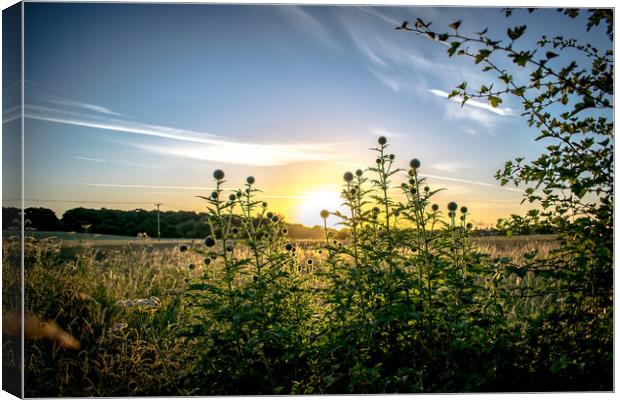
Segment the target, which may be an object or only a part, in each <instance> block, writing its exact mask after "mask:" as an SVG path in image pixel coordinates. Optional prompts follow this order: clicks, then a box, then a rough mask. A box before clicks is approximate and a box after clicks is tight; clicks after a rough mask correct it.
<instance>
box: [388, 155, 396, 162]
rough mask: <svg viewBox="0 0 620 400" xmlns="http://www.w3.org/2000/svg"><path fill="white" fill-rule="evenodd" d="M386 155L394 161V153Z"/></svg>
mask: <svg viewBox="0 0 620 400" xmlns="http://www.w3.org/2000/svg"><path fill="white" fill-rule="evenodd" d="M388 157H390V160H392V161H394V159H395V158H396V156H395V155H394V154H390V155H389V156H388Z"/></svg>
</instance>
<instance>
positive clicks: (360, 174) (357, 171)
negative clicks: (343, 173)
mask: <svg viewBox="0 0 620 400" xmlns="http://www.w3.org/2000/svg"><path fill="white" fill-rule="evenodd" d="M363 173H364V171H362V170H361V169H358V170H356V171H355V175H357V176H362V174H363Z"/></svg>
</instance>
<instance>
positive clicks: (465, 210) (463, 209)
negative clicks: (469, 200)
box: [461, 206, 467, 214]
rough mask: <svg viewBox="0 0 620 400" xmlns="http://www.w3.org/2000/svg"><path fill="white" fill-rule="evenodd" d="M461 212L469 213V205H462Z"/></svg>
mask: <svg viewBox="0 0 620 400" xmlns="http://www.w3.org/2000/svg"><path fill="white" fill-rule="evenodd" d="M461 212H462V213H463V214H467V207H465V206H463V207H461Z"/></svg>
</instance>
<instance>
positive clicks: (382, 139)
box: [377, 136, 387, 146]
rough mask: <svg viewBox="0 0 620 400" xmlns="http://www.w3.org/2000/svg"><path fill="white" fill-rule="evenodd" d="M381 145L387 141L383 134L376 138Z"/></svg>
mask: <svg viewBox="0 0 620 400" xmlns="http://www.w3.org/2000/svg"><path fill="white" fill-rule="evenodd" d="M377 141H378V142H379V144H380V145H381V146H383V145H384V144H386V143H387V139H386V138H385V136H379V140H377Z"/></svg>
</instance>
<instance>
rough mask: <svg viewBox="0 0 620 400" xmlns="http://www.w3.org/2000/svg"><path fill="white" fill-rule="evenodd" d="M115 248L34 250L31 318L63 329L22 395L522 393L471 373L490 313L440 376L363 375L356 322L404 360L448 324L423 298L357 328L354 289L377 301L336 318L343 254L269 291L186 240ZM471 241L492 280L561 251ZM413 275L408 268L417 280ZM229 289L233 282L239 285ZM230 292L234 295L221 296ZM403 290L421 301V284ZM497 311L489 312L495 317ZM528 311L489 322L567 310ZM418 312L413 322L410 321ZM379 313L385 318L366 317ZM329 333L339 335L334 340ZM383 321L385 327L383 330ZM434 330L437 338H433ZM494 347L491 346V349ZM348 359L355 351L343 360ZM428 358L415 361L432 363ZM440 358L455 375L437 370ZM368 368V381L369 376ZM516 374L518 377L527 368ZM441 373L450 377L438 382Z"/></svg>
mask: <svg viewBox="0 0 620 400" xmlns="http://www.w3.org/2000/svg"><path fill="white" fill-rule="evenodd" d="M84 239H91V240H84ZM113 242H114V246H110V243H109V241H108V240H102V239H100V238H95V237H87V238H81V240H79V246H76V245H75V243H72V241H71V240H65V239H59V238H58V237H47V238H43V239H35V238H32V237H31V238H27V239H26V248H25V254H26V264H27V269H26V290H25V295H26V297H25V299H26V310H27V314H28V315H31V316H35V318H41V320H47V321H54V324H57V325H54V326H55V327H57V328H58V331H59V332H62V333H61V334H60V333H58V332H55V333H54V334H52V335H47V334H46V333H45V332H44V333H42V334H41V335H39V336H36V335H34V337H35V339H30V340H27V342H26V365H25V366H26V379H27V382H29V384H28V385H27V392H26V395H27V396H33V397H47V396H58V395H62V396H122V395H166V394H170V395H197V394H203V395H204V394H227V393H228V394H230V393H280V394H282V393H342V392H357V393H364V392H420V391H447V392H453V391H485V390H499V389H513V390H519V388H518V387H516V386H511V383H509V382H510V381H511V380H513V379H514V378H515V376H514V375H512V378H511V379H508V380H503V379H501V378H500V379H498V377H497V374H498V371H497V370H496V369H497V366H493V367H489V366H488V365H481V366H480V367H475V363H476V362H475V360H476V359H481V358H482V359H485V358H488V357H491V359H492V360H495V361H494V362H495V363H497V362H498V360H497V359H496V358H493V357H494V356H492V352H493V351H495V349H496V347H497V346H501V341H500V340H501V339H500V337H497V336H495V335H500V331H499V330H497V329H493V330H492V331H491V332H493V336H488V334H487V333H486V331H487V329H488V327H487V328H485V329H484V330H481V327H480V326H479V323H480V322H483V323H484V324H485V325H483V326H486V325H487V324H489V322H488V321H487V322H484V321H485V320H486V318H483V319H481V320H480V321H475V322H474V321H472V318H473V317H475V316H476V317H477V318H480V317H481V314H480V313H481V312H482V311H483V309H482V308H479V307H477V306H476V307H475V309H476V312H475V313H474V314H471V313H469V312H468V313H467V315H468V317H467V318H464V319H463V320H461V322H460V324H465V325H462V327H459V328H458V334H459V335H465V336H464V337H463V339H456V338H454V337H452V338H450V340H459V342H460V343H462V344H461V345H460V346H466V347H465V348H462V347H461V348H459V347H454V345H451V347H452V348H451V349H449V350H448V349H445V350H443V351H446V352H448V351H449V353H446V354H443V355H442V356H441V357H437V355H435V356H434V358H435V359H434V360H433V364H434V366H431V365H427V366H425V367H422V366H421V365H420V364H419V363H420V361H418V360H410V361H408V362H403V360H402V359H398V358H397V359H392V360H390V361H389V363H392V365H390V364H389V363H388V362H387V361H384V362H380V361H379V362H376V361H372V364H371V365H368V364H367V363H369V360H370V359H371V357H372V358H375V357H378V356H377V355H372V354H368V355H367V356H366V357H368V358H366V359H364V360H359V359H357V360H356V359H355V358H356V357H358V356H356V355H355V354H351V353H348V352H349V351H350V348H351V347H357V346H360V344H359V343H351V339H352V338H353V337H354V336H350V335H351V334H352V331H351V329H353V327H350V328H351V329H349V327H346V326H344V325H341V324H347V322H345V321H346V320H349V322H348V323H350V324H352V325H353V324H355V325H357V326H356V328H355V329H359V328H360V324H362V325H361V326H363V327H364V329H365V330H366V329H368V328H369V327H372V328H373V329H376V330H377V332H380V331H381V330H383V329H387V332H388V333H387V334H388V336H385V337H384V336H382V334H380V335H379V336H376V337H372V336H371V337H366V338H365V339H364V340H376V341H377V342H378V343H382V344H381V345H380V347H379V348H384V346H385V348H386V353H388V354H387V355H388V356H389V357H396V354H394V353H392V354H390V352H392V351H393V350H391V349H389V347H388V346H396V347H398V348H399V351H398V352H399V353H400V352H401V351H404V349H407V347H409V346H410V345H413V344H416V343H421V344H422V345H423V346H431V345H432V346H433V347H432V348H436V347H435V346H438V343H436V342H435V343H433V342H434V340H435V339H432V338H431V336H435V335H438V334H439V337H440V338H441V337H444V336H445V334H446V332H442V330H443V329H445V328H446V326H444V327H443V328H442V327H441V322H440V321H439V320H438V319H437V318H438V316H437V315H435V316H431V315H429V310H424V307H423V306H422V305H421V304H420V303H419V301H417V300H411V303H410V305H409V306H410V307H412V309H411V310H405V309H402V308H401V307H403V304H402V303H400V302H395V303H394V304H392V305H390V307H393V308H394V309H395V310H396V311H397V312H398V313H399V314H401V315H400V316H399V317H398V318H396V317H395V316H392V317H387V316H386V315H385V312H386V311H389V310H388V309H385V300H383V301H381V302H379V301H377V300H375V301H376V303H374V304H372V303H370V302H369V303H368V304H367V305H368V306H369V308H368V309H365V310H362V309H360V310H359V312H363V313H365V316H364V317H363V318H364V319H365V321H366V322H363V323H362V321H359V320H358V321H356V319H357V318H358V317H357V316H356V317H354V316H351V315H349V316H346V315H345V313H349V312H351V311H353V310H358V307H359V306H357V305H356V304H355V303H356V302H357V301H359V300H361V298H359V299H358V298H356V296H355V293H356V290H368V287H364V286H360V287H358V288H354V291H353V292H352V293H348V294H347V293H343V294H342V296H346V299H342V300H339V301H343V304H342V306H344V307H346V310H345V309H340V310H339V308H338V303H337V302H336V303H334V300H335V299H334V298H331V296H332V295H334V294H336V293H339V292H340V290H339V286H340V285H345V286H344V290H346V289H347V283H346V282H343V281H342V280H339V277H338V276H335V273H334V271H333V257H334V255H335V252H334V249H333V248H331V247H330V246H327V245H326V244H325V243H311V242H305V243H300V244H299V246H296V248H295V250H296V251H295V252H294V253H293V254H292V257H291V258H286V259H282V260H281V261H282V262H283V263H282V264H281V266H282V267H284V268H281V269H280V268H278V269H277V270H276V268H275V266H274V265H272V266H271V271H268V270H269V269H267V268H266V269H265V270H263V272H262V273H263V276H269V280H268V283H267V284H269V285H272V286H274V287H273V288H267V287H265V283H263V282H262V281H261V280H260V279H262V278H257V275H256V272H257V271H254V274H252V273H251V270H250V269H249V268H247V269H245V271H244V270H243V269H242V268H239V269H238V272H239V273H238V274H237V275H236V276H235V278H234V279H232V280H229V277H227V275H229V274H230V268H228V269H227V268H226V264H225V262H222V261H223V260H218V259H217V257H210V256H209V257H207V259H209V260H210V261H205V248H206V246H205V245H204V244H202V243H198V242H194V243H193V244H192V243H188V242H184V243H188V244H189V246H188V248H185V247H183V245H182V244H181V243H180V242H178V241H177V243H176V244H172V243H169V244H170V245H171V246H163V247H162V246H157V243H156V241H153V240H143V241H142V242H140V243H138V244H136V243H135V242H134V241H133V240H131V241H129V242H128V241H127V240H125V239H123V240H121V239H119V238H113ZM472 243H473V245H474V246H475V247H474V248H472V250H471V251H472V252H475V253H476V254H481V253H485V254H487V256H484V257H485V259H487V260H495V261H492V262H493V263H494V264H493V265H494V266H495V267H494V268H495V270H494V271H490V272H488V273H485V275H497V274H499V273H502V271H504V272H505V271H506V268H508V267H510V266H512V265H514V266H515V267H517V268H518V267H520V266H521V267H522V266H523V263H522V262H521V261H519V262H515V263H514V264H513V263H512V261H508V260H502V261H500V260H499V258H500V257H506V256H509V257H511V258H512V259H514V260H524V255H527V254H528V253H531V252H532V251H535V250H536V251H538V253H539V256H541V257H547V256H549V255H550V254H551V251H552V249H554V248H556V247H557V241H556V238H555V237H553V236H531V237H528V236H525V237H513V238H505V237H504V238H500V237H485V238H474V239H473V240H472ZM16 244H17V242H16V241H15V240H12V239H10V238H7V239H5V241H4V253H5V260H7V257H6V255H8V254H11V246H15V245H16ZM284 244H285V243H284V242H281V243H278V244H277V245H278V246H280V245H281V246H284ZM293 245H294V244H293ZM219 246H220V244H217V245H216V246H215V249H217V248H219ZM339 247H340V246H339ZM216 251H217V250H216ZM479 251H480V253H478V252H479ZM232 257H234V258H237V259H246V260H249V259H252V257H253V255H252V251H251V249H250V248H249V247H247V246H243V247H239V248H237V249H235V250H234V252H233V254H232ZM229 265H230V264H229ZM4 269H5V270H4V272H5V276H7V275H10V271H11V266H10V264H9V263H6V262H5V263H4ZM381 269H382V268H381ZM244 272H245V273H244ZM276 272H277V273H276ZM376 272H379V275H375V279H380V277H381V276H382V275H383V274H382V273H381V272H380V271H375V273H376ZM408 272H411V274H410V275H409V274H408ZM418 272H419V271H417V270H412V271H401V273H405V274H407V277H408V279H410V280H412V278H413V277H414V276H417V275H418ZM348 273H351V271H349V272H348ZM520 275H521V274H520ZM530 275H531V274H529V273H525V274H524V275H522V276H517V275H506V276H505V277H504V278H502V279H503V283H502V284H503V285H505V286H513V287H514V286H519V285H525V286H527V285H532V282H529V283H527V280H528V279H538V278H534V277H533V276H530ZM349 278H350V279H351V281H350V283H354V282H355V279H356V278H355V277H349ZM443 279H448V277H447V276H444V278H443ZM496 279H498V278H496ZM476 280H478V278H476V279H474V280H471V281H469V282H470V283H474V281H476ZM435 281H436V283H437V284H438V286H442V285H443V286H444V288H442V287H438V288H437V289H434V291H433V294H434V296H436V298H437V300H434V302H433V304H434V305H433V307H437V308H438V309H439V310H442V309H443V311H441V312H442V313H445V312H449V309H446V308H444V307H445V305H443V301H444V299H445V296H446V295H447V294H446V293H445V288H447V286H448V285H449V283H448V282H445V281H444V283H442V278H440V277H436V278H435ZM225 282H229V283H231V287H229V286H226V285H225V284H224V283H225ZM260 283H262V285H259V284H260ZM425 283H426V282H425ZM400 284H403V281H400ZM478 284H480V283H477V284H476V285H478ZM334 285H336V286H334ZM375 285H377V284H375ZM380 285H381V287H378V286H379V285H377V287H375V289H374V290H377V291H381V290H382V289H383V290H385V289H386V288H387V287H389V286H386V285H387V282H382V283H381V284H380ZM486 287H487V288H489V289H491V286H488V285H487V286H486ZM492 287H496V285H493V286H492ZM229 288H232V290H231V292H228V293H226V290H227V289H229ZM344 290H343V291H344ZM399 290H402V288H401V289H399ZM407 292H408V293H409V294H415V293H420V292H419V289H417V288H416V287H415V285H413V286H412V287H410V288H409V289H407ZM338 295H340V294H338ZM421 297H423V298H424V297H425V295H424V294H422V296H421ZM460 298H461V300H464V299H465V297H464V296H463V297H460ZM476 298H477V300H474V297H472V298H471V299H470V300H469V302H470V304H469V305H468V308H469V307H471V306H472V303H473V304H475V303H476V302H480V301H481V300H482V299H481V298H478V297H477V296H476ZM401 300H402V299H401ZM495 300H496V301H495V302H494V307H498V306H499V304H498V303H497V298H495ZM525 300H526V301H519V302H503V304H504V307H510V308H509V309H506V310H504V311H503V312H502V313H500V314H497V313H496V312H493V314H494V315H495V318H500V317H501V318H506V319H508V320H511V321H512V322H511V326H512V327H513V329H514V328H516V327H517V326H518V325H515V322H516V321H517V320H518V319H521V318H523V316H524V315H526V314H531V313H532V312H535V310H538V309H540V305H541V303H542V304H544V303H545V302H555V301H559V298H558V297H557V296H556V295H554V294H548V295H546V296H542V297H541V298H531V299H525ZM457 301H458V300H457ZM242 304H243V305H242ZM380 305H383V306H380ZM485 307H488V305H485ZM265 308H267V309H265ZM269 309H270V310H269ZM459 309H460V310H461V311H462V310H463V308H462V307H459ZM328 310H329V311H328ZM412 311H413V312H415V314H414V315H410V312H412ZM506 312H507V313H508V314H505V313H506ZM371 313H376V315H375V316H374V317H370V316H369V314H371ZM418 313H420V314H418ZM338 314H340V315H338ZM244 317H245V319H243V318H244ZM259 317H260V318H259ZM386 317H387V319H386ZM405 317H407V318H408V319H409V320H410V322H409V323H410V324H411V323H413V324H415V325H414V326H415V327H416V328H415V329H414V330H413V331H412V330H410V329H407V328H406V327H404V326H401V325H400V324H402V322H404V318H405ZM235 318H239V319H240V320H237V321H236V320H235ZM262 318H264V319H262ZM450 318H453V317H450ZM399 319H400V320H399ZM227 320H228V321H229V323H228V324H227V323H226V321H227ZM416 320H417V321H418V322H417V323H416V322H415V321H416ZM263 321H264V322H263ZM368 323H370V324H371V325H368ZM451 323H454V321H452V322H451ZM50 324H51V322H50ZM330 324H336V325H337V326H339V327H336V329H334V330H332V329H329V325H330ZM382 324H387V326H385V327H381V325H382ZM428 324H436V325H437V326H436V327H435V328H434V327H432V326H429V325H428ZM396 329H400V330H401V333H399V336H398V337H394V338H390V336H389V335H390V333H389V332H390V330H396ZM463 329H464V330H463ZM420 330H421V331H422V332H424V333H421V332H420ZM438 330H439V331H438ZM65 331H66V333H67V334H68V335H70V336H68V337H71V338H74V339H75V340H77V341H78V342H79V345H75V343H72V342H68V341H67V339H66V338H67V336H62V335H64V334H65ZM429 331H430V332H434V333H433V334H432V335H431V336H426V335H428V332H429ZM405 334H407V335H413V336H404V335H405ZM453 334H454V333H453ZM506 334H507V332H503V333H502V335H506ZM515 334H516V332H515V333H514V334H512V335H510V336H512V340H516V338H515V337H514V335H515ZM46 335H47V336H46ZM451 336H452V335H451ZM517 336H518V335H517ZM36 337H38V339H37V338H36ZM46 338H47V339H48V340H41V339H46ZM63 338H64V339H63ZM461 340H465V342H461ZM489 340H491V341H493V342H494V344H493V345H492V346H489V343H488V341H489ZM503 340H506V337H504V338H503ZM444 345H445V343H444ZM361 346H362V347H361V348H359V347H358V348H359V349H361V350H362V351H364V352H372V351H375V349H373V348H368V347H367V345H361ZM377 346H379V345H377ZM481 346H489V350H488V351H491V353H488V354H485V353H484V352H485V349H484V347H481ZM347 347H349V349H347ZM416 347H417V345H416ZM343 348H344V349H347V350H346V351H345V353H342V351H343ZM432 348H429V349H427V350H425V349H424V347H423V348H421V349H420V348H418V349H417V350H415V351H417V352H422V353H425V352H427V351H432V352H434V353H435V352H436V351H435V350H432ZM508 350H510V351H512V354H511V356H510V357H511V358H509V359H508V360H510V361H511V363H517V362H518V361H519V355H518V353H517V352H516V351H517V349H516V348H511V347H508V348H504V349H503V351H508ZM407 351H408V352H411V351H412V349H407ZM470 352H471V353H470ZM481 352H482V353H481ZM5 353H6V351H5ZM455 353H456V354H459V356H458V361H456V362H455V361H450V359H449V358H446V357H454V355H453V354H455ZM381 357H386V354H383V355H382V356H381ZM418 357H419V355H418ZM521 357H523V355H521ZM438 358H439V359H438ZM439 361H443V362H444V363H446V362H451V363H452V364H450V366H448V364H445V365H444V366H440V365H437V363H438V362H439ZM487 362H488V360H487ZM344 363H346V364H344ZM528 363H529V362H528ZM343 364H344V365H343ZM365 365H368V366H367V367H366V368H368V370H367V371H364V370H362V369H361V368H362V367H363V366H365ZM431 367H432V368H433V369H435V372H434V373H433V374H429V373H428V372H427V373H425V372H423V371H424V369H430V368H431ZM394 368H395V369H394ZM504 368H505V366H504ZM513 369H514V371H512V373H513V374H514V373H515V372H517V371H518V369H515V368H514V367H513ZM439 371H441V373H442V374H444V375H441V376H439V375H437V373H438V372H439ZM521 373H523V371H521ZM446 374H447V375H446ZM489 374H491V375H492V376H493V378H492V379H491V376H489ZM539 384H542V382H541V383H539ZM498 385H501V386H498Z"/></svg>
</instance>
